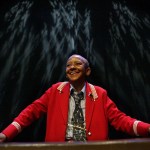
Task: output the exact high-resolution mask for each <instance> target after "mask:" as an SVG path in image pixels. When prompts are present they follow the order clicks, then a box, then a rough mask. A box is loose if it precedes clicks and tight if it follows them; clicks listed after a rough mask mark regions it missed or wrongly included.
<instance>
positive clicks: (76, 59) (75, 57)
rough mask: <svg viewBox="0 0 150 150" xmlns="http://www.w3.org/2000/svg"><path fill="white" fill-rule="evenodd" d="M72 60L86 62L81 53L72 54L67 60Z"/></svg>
mask: <svg viewBox="0 0 150 150" xmlns="http://www.w3.org/2000/svg"><path fill="white" fill-rule="evenodd" d="M70 61H82V62H83V63H85V62H86V61H85V59H84V58H83V57H82V56H80V55H72V56H71V57H69V59H68V60H67V62H70Z"/></svg>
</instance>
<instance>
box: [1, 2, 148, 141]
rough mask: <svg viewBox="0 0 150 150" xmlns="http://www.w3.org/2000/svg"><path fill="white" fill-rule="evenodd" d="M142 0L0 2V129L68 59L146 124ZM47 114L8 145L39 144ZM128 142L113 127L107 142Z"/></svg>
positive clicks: (60, 73) (61, 76) (60, 77)
mask: <svg viewBox="0 0 150 150" xmlns="http://www.w3.org/2000/svg"><path fill="white" fill-rule="evenodd" d="M148 3H149V2H148V1H147V0H139V1H136V0H132V1H131V0H124V1H117V0H105V1H98V0H92V1H91V0H79V1H77V0H70V1H69V0H68V1H67V0H66V1H63V0H49V1H48V0H24V1H21V0H20V1H19V0H5V1H1V2H0V22H1V23H0V130H2V129H4V128H5V127H6V126H7V125H8V124H9V123H11V121H12V120H13V119H14V118H15V117H16V116H17V115H18V114H19V113H20V111H21V110H22V109H23V108H25V107H26V106H27V105H28V104H30V103H31V102H32V101H34V100H35V99H36V98H38V97H39V96H40V95H41V94H43V92H44V91H45V90H46V89H47V88H48V87H49V86H51V85H52V84H53V83H56V82H58V81H64V80H66V78H65V70H64V69H65V62H66V60H67V58H68V57H69V56H70V55H71V54H73V53H79V54H81V55H83V56H85V57H86V58H87V59H88V60H89V61H90V65H91V68H92V74H91V76H90V78H89V82H91V83H93V84H96V85H99V86H102V87H103V88H105V89H106V90H107V91H108V94H109V96H110V98H111V99H113V101H114V102H115V103H116V104H117V106H118V108H119V109H120V110H122V111H123V112H125V113H126V114H127V115H130V116H132V117H134V118H137V119H139V120H142V121H145V122H150V78H149V75H150V73H149V66H150V6H149V4H148ZM44 134H45V116H43V118H41V119H40V120H38V121H36V122H34V123H33V124H32V125H31V126H30V127H28V128H26V129H24V130H23V132H22V133H21V134H19V135H18V136H17V137H16V138H15V139H14V140H13V141H26V142H28V141H43V140H44ZM114 138H130V136H128V135H126V134H124V133H122V132H118V131H115V130H114V129H113V128H112V127H110V139H114Z"/></svg>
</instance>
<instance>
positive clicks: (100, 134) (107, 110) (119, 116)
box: [2, 82, 150, 142]
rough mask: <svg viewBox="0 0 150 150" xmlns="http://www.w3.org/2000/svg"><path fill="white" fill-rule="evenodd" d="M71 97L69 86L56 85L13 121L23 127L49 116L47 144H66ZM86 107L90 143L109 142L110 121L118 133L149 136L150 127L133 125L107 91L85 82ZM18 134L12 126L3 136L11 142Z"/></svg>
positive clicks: (63, 83) (65, 83)
mask: <svg viewBox="0 0 150 150" xmlns="http://www.w3.org/2000/svg"><path fill="white" fill-rule="evenodd" d="M69 94H70V84H69V83H68V82H60V83H57V84H54V85H53V86H52V87H50V88H49V89H48V90H47V91H46V92H45V94H43V95H42V96H41V97H40V98H39V99H37V100H36V101H34V102H33V103H32V104H31V105H29V106H28V107H27V108H25V109H24V110H23V111H22V112H21V113H20V114H19V116H18V117H17V118H15V120H14V121H15V122H17V123H18V124H19V125H20V126H21V128H24V127H26V126H28V125H30V124H31V123H32V122H33V121H34V120H36V119H38V118H39V117H40V116H41V115H42V114H43V113H47V125H46V137H45V141H47V142H52V141H53V142H54V141H57V142H58V141H65V135H66V128H67V119H68V106H69ZM85 105H86V109H85V121H86V133H87V141H98V140H107V139H108V122H110V124H111V125H113V126H114V127H115V128H116V129H117V130H122V131H124V132H126V133H128V134H130V135H134V134H135V133H134V132H137V133H138V134H139V135H142V136H147V135H148V127H150V125H149V124H147V123H144V122H140V123H138V124H135V125H134V122H135V121H136V120H135V119H133V118H131V117H129V116H126V115H125V114H124V113H123V112H121V111H120V110H118V109H117V107H116V105H115V104H114V102H113V101H112V100H111V99H110V98H109V97H108V96H107V92H106V90H104V89H102V88H101V87H98V86H93V85H91V84H89V83H86V104H85ZM134 128H135V129H134ZM135 130H136V131H135ZM18 131H19V130H18V129H17V128H16V127H15V126H14V125H12V124H11V125H9V126H8V127H7V128H6V129H5V130H4V131H3V132H2V133H4V134H5V135H6V136H7V138H8V139H12V138H13V137H14V136H15V135H16V134H18ZM137 133H136V134H137Z"/></svg>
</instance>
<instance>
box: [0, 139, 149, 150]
mask: <svg viewBox="0 0 150 150" xmlns="http://www.w3.org/2000/svg"><path fill="white" fill-rule="evenodd" d="M0 150H150V138H136V139H124V140H109V141H98V142H84V143H82V142H72V143H67V142H62V143H47V142H40V143H11V142H10V143H1V144H0Z"/></svg>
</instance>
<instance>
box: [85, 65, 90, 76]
mask: <svg viewBox="0 0 150 150" xmlns="http://www.w3.org/2000/svg"><path fill="white" fill-rule="evenodd" d="M90 74H91V68H90V67H88V68H86V76H89V75H90Z"/></svg>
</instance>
